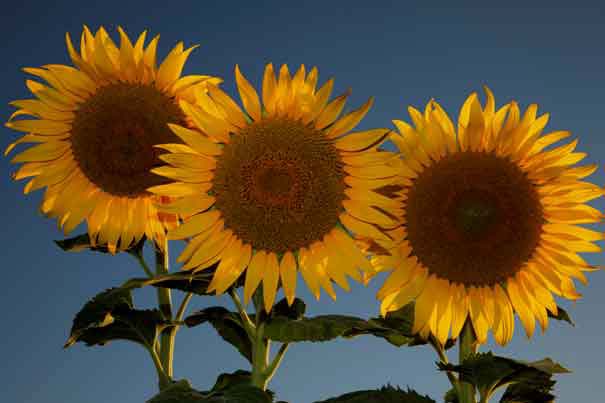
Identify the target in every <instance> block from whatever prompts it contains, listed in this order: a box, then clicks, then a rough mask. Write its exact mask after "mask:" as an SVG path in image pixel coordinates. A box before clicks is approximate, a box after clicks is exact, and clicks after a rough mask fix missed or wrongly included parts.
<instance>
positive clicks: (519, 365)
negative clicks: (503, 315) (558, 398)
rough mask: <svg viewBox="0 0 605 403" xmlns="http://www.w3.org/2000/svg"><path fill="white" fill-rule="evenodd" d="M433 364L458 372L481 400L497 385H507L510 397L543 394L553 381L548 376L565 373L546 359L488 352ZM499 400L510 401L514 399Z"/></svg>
mask: <svg viewBox="0 0 605 403" xmlns="http://www.w3.org/2000/svg"><path fill="white" fill-rule="evenodd" d="M437 366H438V367H439V369H441V370H443V371H454V372H458V373H459V374H460V380H461V381H463V382H467V383H471V384H473V385H474V386H475V387H476V388H477V390H478V391H479V394H480V395H481V397H482V398H483V399H484V400H485V401H488V400H489V398H490V397H491V396H492V394H493V393H494V392H495V391H496V390H497V389H498V388H500V387H503V386H507V385H510V386H509V387H508V389H507V392H509V396H513V397H514V396H516V395H517V394H519V393H521V392H522V393H525V394H527V395H529V394H530V392H532V393H533V392H539V393H542V394H547V393H548V392H549V391H550V390H552V387H553V386H554V384H555V381H554V380H552V375H554V374H557V373H567V372H569V370H567V369H565V368H564V367H562V366H561V365H559V364H557V363H555V362H554V361H552V360H551V359H549V358H546V359H543V360H540V361H535V362H524V361H517V360H513V359H510V358H505V357H498V356H494V355H493V354H492V353H491V352H488V353H478V354H473V355H471V356H470V357H468V358H467V359H465V360H464V362H463V363H462V364H461V365H453V364H443V363H437ZM515 385H517V386H515ZM505 395H506V392H505ZM507 399H508V398H507ZM501 402H507V403H512V402H516V400H510V399H509V400H502V401H501Z"/></svg>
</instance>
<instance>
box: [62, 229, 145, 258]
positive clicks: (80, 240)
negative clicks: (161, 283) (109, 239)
mask: <svg viewBox="0 0 605 403" xmlns="http://www.w3.org/2000/svg"><path fill="white" fill-rule="evenodd" d="M54 242H55V243H56V244H57V246H58V247H59V248H61V249H63V250H64V251H65V252H82V251H84V250H91V251H94V252H101V253H110V252H109V249H108V248H107V245H93V244H92V243H91V242H90V237H89V236H88V234H87V233H86V234H81V235H77V236H75V237H72V238H66V239H61V240H55V241H54ZM144 245H145V237H143V238H142V239H141V240H140V241H139V242H137V243H136V244H132V245H131V246H130V248H128V249H122V250H118V251H121V252H127V253H130V254H132V255H135V256H142V253H143V246H144Z"/></svg>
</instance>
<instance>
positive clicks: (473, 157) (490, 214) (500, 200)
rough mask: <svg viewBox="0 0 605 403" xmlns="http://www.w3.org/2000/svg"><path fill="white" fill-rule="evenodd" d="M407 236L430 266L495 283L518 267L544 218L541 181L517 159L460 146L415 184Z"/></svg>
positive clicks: (452, 276)
mask: <svg viewBox="0 0 605 403" xmlns="http://www.w3.org/2000/svg"><path fill="white" fill-rule="evenodd" d="M406 220H407V223H406V227H407V236H408V240H409V242H410V244H411V247H412V250H413V252H412V253H413V254H414V255H415V256H416V257H418V259H419V260H420V262H421V263H422V264H423V265H424V266H426V267H427V268H428V269H429V271H430V272H431V273H434V274H436V275H438V276H439V277H441V278H445V279H448V280H450V281H453V282H458V283H463V284H467V285H477V286H479V285H493V284H496V283H498V282H503V281H505V280H506V279H507V278H509V277H510V276H512V275H514V274H515V273H517V272H518V271H519V270H520V268H521V267H522V265H523V264H524V263H525V262H527V261H528V260H529V259H530V258H531V256H532V254H533V252H534V250H535V249H536V247H537V245H538V242H539V240H540V234H541V232H542V224H543V223H544V217H543V211H542V204H541V203H540V199H539V196H538V193H537V192H536V189H535V185H533V184H532V182H531V181H530V180H529V179H528V178H527V175H526V174H525V173H524V172H523V171H522V170H521V169H520V168H519V167H518V166H517V165H515V164H514V163H513V162H511V161H510V160H508V159H505V158H501V157H498V156H495V155H493V154H487V153H479V152H470V151H467V152H459V153H455V154H451V155H448V156H446V157H444V158H443V159H441V160H440V161H438V162H436V163H434V164H433V165H431V166H429V167H427V168H426V169H425V170H424V171H423V172H421V173H420V175H419V176H418V178H416V179H415V180H414V182H413V183H412V185H411V186H410V187H409V190H408V198H407V206H406Z"/></svg>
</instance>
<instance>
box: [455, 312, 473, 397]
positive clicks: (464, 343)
mask: <svg viewBox="0 0 605 403" xmlns="http://www.w3.org/2000/svg"><path fill="white" fill-rule="evenodd" d="M476 352H477V340H476V339H475V333H474V332H473V329H472V327H471V323H470V322H469V321H468V320H467V321H466V323H465V324H464V327H463V328H462V332H461V334H460V342H459V354H458V362H459V364H462V363H463V362H464V360H465V359H466V358H467V357H469V356H470V355H472V354H475V353H476ZM459 385H460V387H459V388H458V398H459V400H460V403H476V401H477V400H476V398H475V387H474V386H473V385H471V384H470V383H466V382H460V383H459Z"/></svg>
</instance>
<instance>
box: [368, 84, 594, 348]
mask: <svg viewBox="0 0 605 403" xmlns="http://www.w3.org/2000/svg"><path fill="white" fill-rule="evenodd" d="M485 90H486V93H487V101H486V105H485V107H482V106H481V104H480V103H479V100H478V97H477V94H472V95H471V96H470V97H469V98H468V99H467V100H466V102H465V103H464V105H463V107H462V109H461V112H460V117H459V120H458V130H457V131H456V130H455V128H454V125H453V123H452V122H451V121H450V119H449V117H448V115H447V114H446V113H445V112H444V110H443V109H442V108H441V107H440V106H439V105H438V104H437V103H436V102H434V101H431V102H429V103H428V105H427V107H426V109H425V111H424V113H421V112H419V111H417V110H416V109H414V108H411V107H410V108H409V113H410V116H411V118H412V121H413V123H414V127H412V126H410V125H408V124H407V123H405V122H402V121H394V123H395V125H396V126H397V127H398V129H399V130H400V132H401V134H402V135H394V136H393V141H394V142H395V143H396V144H397V146H398V148H399V149H400V150H401V153H402V156H403V160H404V163H405V165H406V168H405V170H403V175H404V176H405V177H406V179H405V180H404V181H403V182H402V183H401V184H402V186H403V190H402V191H401V192H399V194H398V197H399V198H400V199H401V200H402V204H401V206H402V208H403V210H404V214H403V220H402V225H401V227H400V228H399V229H397V230H396V231H392V232H390V234H391V235H392V236H393V237H396V238H397V239H399V240H400V241H399V242H391V243H388V242H387V243H385V242H381V241H379V242H378V243H379V245H381V246H382V247H383V248H385V249H388V250H390V251H391V252H392V253H393V255H392V256H388V257H385V256H382V257H377V258H374V259H373V261H374V263H375V265H376V267H377V268H379V269H384V268H392V267H394V270H393V272H392V273H391V274H390V276H389V277H388V278H387V279H386V281H385V283H384V284H383V286H382V288H381V289H380V290H379V292H378V295H377V296H378V298H379V299H380V300H381V302H382V303H381V312H382V313H383V314H384V313H386V312H388V311H393V310H396V309H399V308H401V307H402V306H404V305H406V304H408V303H409V302H411V301H414V300H415V301H416V303H415V322H414V326H413V330H414V332H419V334H420V335H421V336H423V337H425V338H426V337H428V335H429V334H432V335H434V336H435V337H436V338H437V339H438V340H440V341H441V342H442V343H444V342H445V340H446V339H447V338H448V334H449V337H452V338H456V337H458V335H459V333H460V331H461V328H462V327H463V325H464V323H465V321H466V320H467V317H468V319H469V321H470V322H472V326H473V329H474V331H475V334H476V337H477V340H478V341H479V342H480V343H484V342H485V341H486V339H487V333H488V331H489V330H490V329H491V330H492V332H493V335H494V338H495V340H496V342H498V343H499V344H501V345H504V344H506V343H508V342H509V341H510V339H511V337H512V335H513V329H514V313H515V312H516V313H517V315H519V318H520V319H521V323H522V324H523V327H524V328H525V331H526V333H527V336H528V337H531V336H532V334H533V332H534V328H535V321H536V319H537V320H538V323H539V324H540V326H541V328H542V331H544V330H545V329H546V327H547V325H548V313H549V312H550V313H551V314H557V305H556V303H555V300H554V298H553V294H556V295H558V296H561V297H564V298H567V299H572V300H575V299H577V298H579V297H580V294H578V292H577V291H576V289H575V286H574V282H573V280H580V281H581V282H583V283H586V277H585V275H584V272H586V271H590V270H591V269H592V268H591V266H590V265H588V264H587V263H586V262H585V261H584V260H583V259H582V258H581V257H580V256H579V255H578V253H579V252H598V251H599V250H600V248H599V247H598V246H597V245H595V244H594V241H599V240H602V239H603V234H602V233H601V232H596V231H593V230H590V229H587V228H583V227H581V226H578V225H577V224H590V223H597V222H600V221H601V219H602V214H601V213H600V212H599V211H597V210H596V209H594V208H592V207H590V206H588V205H587V204H586V202H588V201H590V200H593V199H596V198H598V197H600V196H602V195H603V190H602V189H601V188H600V187H599V186H597V185H594V184H592V183H588V182H583V181H582V180H581V179H583V178H585V177H587V176H588V175H590V174H591V173H593V172H594V171H595V170H596V168H597V167H596V165H586V166H578V167H572V166H573V165H575V164H576V163H578V162H579V161H581V160H582V159H583V158H584V157H585V156H586V154H584V153H580V152H575V151H574V150H575V147H576V143H577V140H574V141H572V142H571V143H567V144H564V145H560V146H556V147H550V146H551V145H553V144H554V143H556V142H558V141H559V140H562V139H564V138H567V137H568V136H569V135H570V133H569V132H566V131H556V132H552V133H549V134H545V135H542V130H543V129H544V127H545V126H546V123H547V122H548V114H545V115H542V116H537V109H538V107H537V105H535V104H534V105H530V106H529V107H528V108H527V110H526V111H525V112H524V113H523V115H522V116H521V113H520V111H519V107H518V105H517V104H516V103H515V102H511V103H510V104H508V105H505V106H504V107H502V108H501V109H499V110H497V111H496V110H495V102H494V97H493V95H492V93H491V92H490V91H489V89H487V88H486V89H485Z"/></svg>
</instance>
